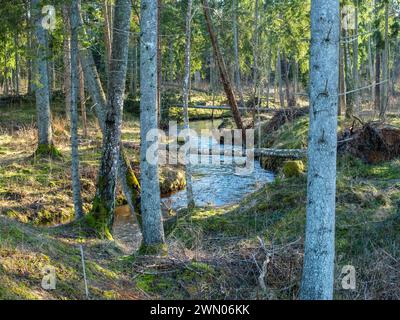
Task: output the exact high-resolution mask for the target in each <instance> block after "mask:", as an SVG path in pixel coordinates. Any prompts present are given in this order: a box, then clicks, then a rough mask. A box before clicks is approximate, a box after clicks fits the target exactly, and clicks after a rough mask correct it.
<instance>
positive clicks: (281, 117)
mask: <svg viewBox="0 0 400 320" xmlns="http://www.w3.org/2000/svg"><path fill="white" fill-rule="evenodd" d="M308 110H309V109H308V108H292V109H287V110H278V111H277V112H276V113H275V115H274V116H273V117H272V119H271V120H270V121H269V122H268V124H267V125H266V127H265V128H264V130H263V133H264V134H271V133H273V132H275V131H277V130H278V129H279V128H280V127H282V126H283V125H284V124H286V123H287V122H292V121H294V120H296V119H298V118H300V117H303V116H305V115H306V114H308Z"/></svg>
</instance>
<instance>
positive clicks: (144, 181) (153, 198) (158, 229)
mask: <svg viewBox="0 0 400 320" xmlns="http://www.w3.org/2000/svg"><path fill="white" fill-rule="evenodd" d="M158 10H159V8H158V3H157V1H154V0H142V1H141V19H140V30H141V41H140V43H141V45H140V112H141V116H140V138H141V148H140V172H141V173H140V180H141V188H142V193H141V208H142V221H143V246H144V247H152V246H158V245H162V244H163V243H164V242H165V239H164V228H163V224H162V216H161V206H160V202H161V201H160V183H159V174H158V153H157V152H158V137H155V141H148V134H149V133H150V132H151V131H152V130H155V129H157V128H158V116H157V115H158V114H157V110H158V99H157V91H158V69H157V61H158V59H157V50H158V27H157V24H158V22H157V21H158ZM151 145H153V147H154V149H155V150H156V151H155V155H154V157H155V159H153V160H154V161H150V159H148V157H147V153H148V150H149V148H150V147H151Z"/></svg>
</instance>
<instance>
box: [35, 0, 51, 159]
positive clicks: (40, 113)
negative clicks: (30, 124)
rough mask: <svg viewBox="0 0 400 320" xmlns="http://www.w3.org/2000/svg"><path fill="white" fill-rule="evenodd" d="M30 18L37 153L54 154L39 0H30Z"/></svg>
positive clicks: (45, 45) (45, 48)
mask: <svg viewBox="0 0 400 320" xmlns="http://www.w3.org/2000/svg"><path fill="white" fill-rule="evenodd" d="M31 8H32V19H33V24H34V29H35V32H34V33H35V42H36V43H35V44H36V50H35V51H36V57H35V60H36V61H35V83H36V85H35V95H36V110H37V126H38V149H37V151H36V153H37V154H48V155H53V154H54V146H53V137H52V129H51V112H50V88H49V79H48V73H47V71H48V69H47V67H48V63H47V60H46V59H47V54H48V50H47V40H46V31H45V30H44V28H43V26H42V14H41V6H40V1H39V0H31Z"/></svg>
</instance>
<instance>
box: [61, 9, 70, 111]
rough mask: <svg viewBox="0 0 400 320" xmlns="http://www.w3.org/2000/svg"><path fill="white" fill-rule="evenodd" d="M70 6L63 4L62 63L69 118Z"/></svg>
mask: <svg viewBox="0 0 400 320" xmlns="http://www.w3.org/2000/svg"><path fill="white" fill-rule="evenodd" d="M69 11H70V6H68V5H66V4H64V5H63V8H62V13H63V24H64V34H63V53H64V54H63V62H64V95H65V114H66V116H67V118H69V116H70V114H71V38H70V33H71V26H70V13H69Z"/></svg>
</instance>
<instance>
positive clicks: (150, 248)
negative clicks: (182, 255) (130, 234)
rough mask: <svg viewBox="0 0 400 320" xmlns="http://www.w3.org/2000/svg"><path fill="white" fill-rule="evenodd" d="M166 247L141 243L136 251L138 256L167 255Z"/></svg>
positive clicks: (165, 245) (164, 245) (163, 244)
mask: <svg viewBox="0 0 400 320" xmlns="http://www.w3.org/2000/svg"><path fill="white" fill-rule="evenodd" d="M167 254H168V246H167V244H165V243H161V244H154V245H146V244H144V243H143V242H142V244H141V245H140V248H139V250H138V255H143V256H152V255H162V256H163V255H167Z"/></svg>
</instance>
